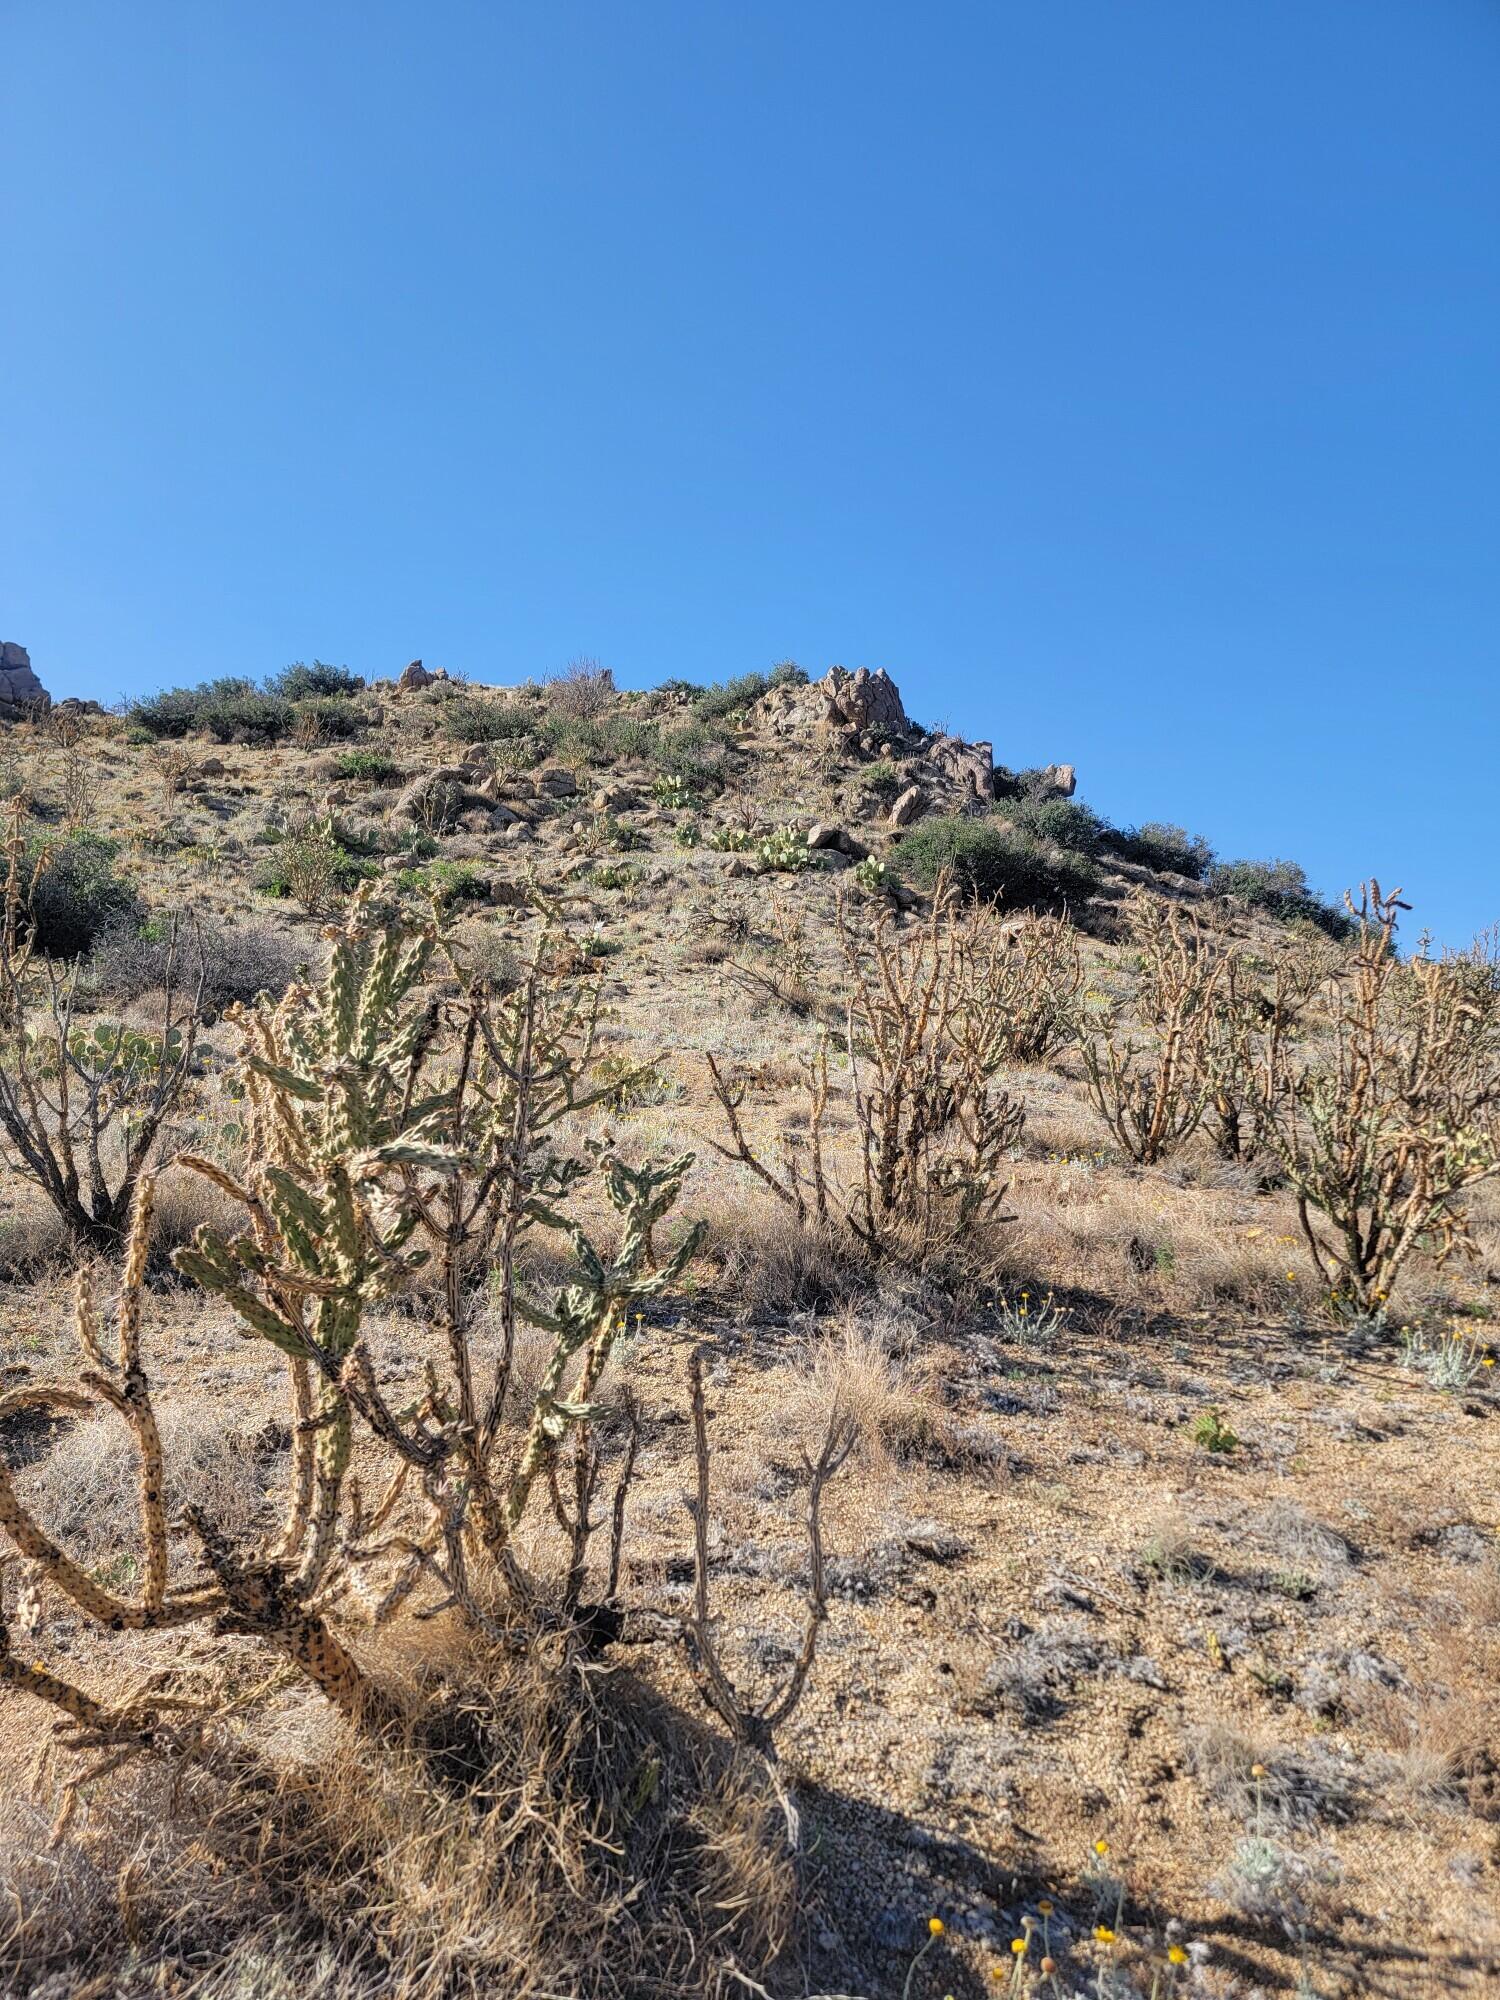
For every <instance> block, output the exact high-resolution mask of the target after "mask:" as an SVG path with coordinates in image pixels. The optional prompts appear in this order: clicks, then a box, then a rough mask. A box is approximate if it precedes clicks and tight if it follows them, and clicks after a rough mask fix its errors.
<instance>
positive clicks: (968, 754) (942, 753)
mask: <svg viewBox="0 0 1500 2000" xmlns="http://www.w3.org/2000/svg"><path fill="white" fill-rule="evenodd" d="M927 761H928V763H929V764H931V765H932V767H933V769H934V770H935V771H941V772H942V774H943V776H944V777H945V778H952V779H953V780H954V781H955V782H956V783H958V784H961V785H964V786H966V787H967V788H968V789H970V790H971V791H974V792H976V793H977V794H978V795H979V797H980V798H982V799H990V798H993V797H994V795H995V753H994V748H993V746H992V745H991V744H988V743H965V741H964V739H963V738H962V737H961V736H934V737H933V739H932V741H931V742H930V743H929V744H928V745H927Z"/></svg>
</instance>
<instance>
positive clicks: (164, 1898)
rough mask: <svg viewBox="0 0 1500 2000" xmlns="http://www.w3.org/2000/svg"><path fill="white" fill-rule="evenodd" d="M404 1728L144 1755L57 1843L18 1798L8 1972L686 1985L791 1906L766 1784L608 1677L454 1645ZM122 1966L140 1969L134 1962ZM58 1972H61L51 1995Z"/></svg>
mask: <svg viewBox="0 0 1500 2000" xmlns="http://www.w3.org/2000/svg"><path fill="white" fill-rule="evenodd" d="M410 1693H411V1694H412V1695H413V1696H414V1697H415V1696H418V1695H419V1694H420V1696H421V1707H422V1710H423V1715H424V1719H423V1721H422V1723H421V1724H420V1725H419V1726H414V1727H413V1728H412V1729H411V1730H409V1731H408V1732H407V1733H406V1734H405V1735H404V1736H403V1737H402V1738H401V1739H400V1740H399V1741H388V1742H386V1743H384V1744H383V1745H372V1744H370V1743H369V1742H365V1743H362V1744H358V1745H357V1744H356V1743H355V1741H354V1740H353V1739H352V1738H351V1737H350V1736H349V1735H348V1734H347V1733H346V1732H345V1731H344V1730H343V1729H342V1728H338V1729H332V1730H327V1729H325V1730H324V1731H323V1732H321V1733H320V1734H319V1735H318V1736H315V1737H313V1738H311V1739H306V1740H305V1741H304V1746H303V1747H304V1755H303V1756H302V1757H301V1758H300V1759H297V1760H290V1761H289V1760H287V1759H286V1758H285V1757H284V1756H283V1757H281V1758H278V1760H277V1761H276V1762H275V1763H274V1764H273V1763H271V1762H269V1761H266V1760H265V1759H264V1758H263V1757H262V1755H261V1754H260V1753H259V1752H257V1751H256V1750H255V1749H253V1748H251V1747H246V1746H240V1747H238V1748H234V1747H230V1746H227V1745H226V1748H225V1757H224V1761H223V1763H222V1764H221V1767H220V1773H219V1775H218V1776H211V1775H209V1774H208V1773H206V1772H202V1771H200V1772H197V1773H190V1774H188V1776H187V1778H186V1781H185V1782H183V1783H181V1784H178V1785H176V1786H173V1785H172V1784H171V1783H170V1782H169V1781H168V1779H167V1776H166V1774H164V1773H162V1772H160V1771H149V1770H147V1771H139V1772H138V1773H137V1775H136V1777H135V1779H134V1780H133V1781H132V1782H130V1783H128V1784H121V1785H118V1786H116V1787H115V1788H113V1790H112V1791H111V1793H110V1794H109V1795H108V1796H107V1797H106V1798H105V1799H104V1800H103V1801H101V1803H100V1806H99V1807H98V1809H96V1810H95V1811H94V1812H93V1813H92V1814H91V1815H90V1817H89V1820H88V1822H87V1824H86V1825H85V1826H84V1827H83V1828H82V1829H81V1831H80V1832H78V1833H77V1834H75V1835H74V1836H72V1837H70V1839H69V1840H68V1842H67V1843H66V1844H65V1845H63V1846H62V1847H60V1848H58V1849H57V1850H56V1851H55V1852H53V1851H48V1850H46V1849H45V1848H44V1847H43V1844H42V1842H43V1839H44V1837H45V1836H44V1833H43V1828H42V1824H41V1821H40V1817H39V1815H38V1814H37V1813H36V1812H35V1810H28V1809H26V1808H24V1807H16V1806H12V1807H11V1808H10V1811H9V1815H8V1817H9V1824H8V1825H7V1826H6V1828H5V1839H4V1844H3V1846H0V1868H3V1874H0V1982H3V1983H4V1985H5V1987H6V1989H7V1990H14V1989H15V1987H16V1985H17V1983H18V1982H21V1983H23V1985H24V1986H25V1987H26V1988H27V1989H32V1990H41V1982H42V1980H43V1979H44V1977H45V1975H46V1974H47V1973H48V1972H50V1971H53V1970H54V1969H55V1970H56V1974H57V1976H59V1977H61V1978H63V1979H65V1980H66V1981H70V1982H72V1983H71V1984H69V1985H68V1986H67V1987H66V1990H67V1991H69V1992H78V1991H80V1990H82V1989H83V1987H84V1986H85V1985H86V1984H87V1983H88V1982H89V1981H90V1980H91V1979H95V1978H97V1979H99V1981H100V1984H99V1986H98V1987H97V1988H95V1987H92V1986H89V1988H88V1990H90V1991H97V1992H99V1993H100V1994H101V1995H102V1994H106V1993H121V1994H123V1993H125V1992H127V1991H128V1992H137V1991H140V1992H144V1991H148V1990H149V1991H153V1992H154V1991H170V1992H173V1993H175V1994H180V1995H184V1996H192V2000H228V1996H230V1995H236V1996H244V1995H249V1994H254V1995H256V1996H257V1997H258V2000H259V1996H276V2000H279V1997H280V1996H281V1995H283V1994H285V1995H287V1996H292V1995H297V1996H299V2000H300V1996H303V1995H306V1994H315V1995H320V1996H323V1995H326V1996H330V2000H331V1997H332V1996H335V1995H337V1996H341V1997H342V1996H348V2000H353V1996H355V1995H358V1996H360V2000H435V1997H436V1996H439V1995H441V1996H444V2000H465V1996H473V2000H479V1996H481V1995H483V1996H486V2000H488V1996H492V1995H494V1994H497V1993H505V1994H507V1995H516V1996H521V2000H527V1996H540V1995H544V1994H560V1993H570V1994H571V1993H582V1992H588V1993H590V1994H599V1995H608V1996H613V1995H620V1996H623V1995H626V1994H629V1995H631V1996H678V1995H690V1994H700V1993H716V1992H718V1991H720V1990H722V1986H721V1982H722V1981H723V1980H724V1978H725V1969H726V1967H727V1966H728V1965H729V1964H730V1963H733V1964H735V1965H737V1966H740V1967H742V1968H743V1969H744V1970H745V1971H746V1972H748V1973H750V1974H751V1975H752V1976H755V1975H758V1976H761V1977H764V1975H765V1974H766V1972H767V1971H768V1970H769V1969H770V1967H771V1966H772V1965H773V1963H774V1962H775V1960H776V1959H777V1957H778V1956H779V1954H780V1953H781V1951H782V1950H783V1948H784V1946H785V1944H786V1941H787V1937H788V1934H789V1929H790V1926H791V1922H792V1919H793V1916H794V1912H795V1907H796V1881H795V1875H794V1871H793V1870H792V1868H791V1865H790V1863H789V1860H788V1858H787V1853H786V1847H785V1823H784V1820H783V1819H782V1816H781V1813H780V1811H779V1809H778V1808H777V1806H776V1803H775V1801H774V1799H773V1798H772V1796H771V1794H770V1792H769V1791H768V1789H767V1787H766V1785H765V1783H764V1781H763V1779H761V1778H759V1777H757V1776H756V1775H755V1773H754V1771H753V1770H752V1769H751V1767H750V1766H749V1765H747V1764H745V1763H742V1762H740V1761H739V1760H738V1759H737V1758H735V1757H734V1756H733V1755H731V1754H730V1753H728V1752H727V1751H726V1750H725V1749H723V1748H722V1747H721V1746H719V1745H716V1744H715V1743H714V1742H712V1741H711V1740H710V1739H708V1738H707V1737H706V1736H705V1735H704V1734H703V1733H702V1732H700V1731H698V1730H696V1729H694V1728H693V1727H692V1726H691V1725H689V1724H688V1723H686V1722H685V1721H684V1720H683V1719H682V1718H681V1717H679V1716H678V1715H677V1714H676V1713H675V1712H674V1711H673V1710H672V1709H670V1708H669V1707H667V1706H666V1705H664V1704H663V1703H661V1702H660V1701H658V1700H657V1699H655V1698H654V1697H652V1696H650V1695H649V1694H647V1693H646V1692H645V1691H644V1690H642V1689H640V1688H638V1687H635V1686H632V1685H629V1684H627V1683H625V1682H623V1681H622V1680H621V1679H619V1678H618V1677H616V1678H615V1679H614V1680H613V1681H612V1682H611V1683H610V1687H609V1698H608V1700H607V1701H604V1702H601V1701H600V1699H599V1698H598V1691H597V1690H596V1689H595V1687H594V1686H593V1685H592V1684H591V1682H590V1681H589V1679H588V1677H587V1676H585V1675H581V1674H579V1673H578V1672H576V1671H574V1670H572V1669H568V1668H564V1667H563V1666H561V1665H560V1664H559V1663H558V1661H556V1660H551V1659H549V1658H548V1657H547V1652H546V1649H539V1648H535V1647H533V1648H532V1649H530V1650H529V1651H528V1652H525V1653H519V1654H518V1653H513V1652H510V1651H501V1652H499V1653H496V1652H494V1651H489V1652H487V1653H484V1654H480V1653H478V1652H476V1653H474V1654H472V1655H470V1656H468V1657H464V1656H462V1655H459V1656H457V1657H455V1656H454V1654H453V1652H452V1650H451V1649H450V1650H449V1653H448V1657H447V1658H446V1660H445V1676H444V1685H442V1686H438V1685H428V1686H427V1687H425V1688H421V1687H419V1685H418V1684H417V1682H413V1683H412V1685H411V1688H410ZM127 1962H128V1964H129V1966H130V1971H129V1972H128V1973H127V1974H125V1975H124V1976H123V1977H122V1976H121V1969H122V1968H123V1966H124V1965H125V1964H126V1963H127ZM58 1990H59V1991H62V1990H64V1989H63V1988H59V1989H58Z"/></svg>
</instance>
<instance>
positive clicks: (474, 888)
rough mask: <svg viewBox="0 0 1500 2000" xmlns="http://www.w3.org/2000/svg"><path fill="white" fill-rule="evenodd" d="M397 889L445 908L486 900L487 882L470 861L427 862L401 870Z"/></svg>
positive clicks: (485, 876) (487, 879)
mask: <svg viewBox="0 0 1500 2000" xmlns="http://www.w3.org/2000/svg"><path fill="white" fill-rule="evenodd" d="M396 887H397V888H398V889H401V890H404V891H405V893H406V894H407V895H413V896H421V897H423V898H425V899H427V900H429V901H431V902H435V903H437V904H438V905H439V906H440V907H442V908H444V909H446V908H448V907H449V906H450V905H451V904H454V903H482V902H485V901H487V900H488V898H489V893H490V879H489V877H488V876H487V875H486V874H485V873H484V872H483V870H482V869H480V868H479V867H478V866H476V864H475V863H474V862H472V861H430V862H428V864H427V866H426V867H425V868H403V869H402V870H401V872H400V874H399V875H398V876H397V877H396Z"/></svg>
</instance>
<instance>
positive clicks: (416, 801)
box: [391, 764, 494, 833]
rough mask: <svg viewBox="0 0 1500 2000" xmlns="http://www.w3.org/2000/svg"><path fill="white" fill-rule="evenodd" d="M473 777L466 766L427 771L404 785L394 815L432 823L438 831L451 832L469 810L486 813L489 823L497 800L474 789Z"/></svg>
mask: <svg viewBox="0 0 1500 2000" xmlns="http://www.w3.org/2000/svg"><path fill="white" fill-rule="evenodd" d="M473 777H474V774H473V772H472V771H470V770H468V769H467V768H465V767H464V766H463V765H451V764H450V765H445V766H443V767H442V768H441V769H439V770H436V771H423V772H422V773H421V774H420V775H419V776H418V777H415V778H413V779H412V781H411V783H410V784H409V785H407V786H405V787H404V788H403V790H402V792H401V795H400V797H399V798H398V799H397V800H396V803H395V804H394V805H393V806H392V807H391V812H392V815H393V816H394V817H395V818H396V819H404V820H409V821H411V822H413V823H414V824H418V825H430V826H431V827H432V830H433V832H434V833H447V832H450V831H451V830H452V829H453V828H454V827H455V826H457V825H458V823H459V821H460V819H461V818H462V817H463V815H464V814H465V813H467V812H474V811H479V812H482V813H483V814H484V815H485V824H486V826H487V825H488V824H489V815H490V813H491V811H492V810H493V805H494V801H493V800H491V799H487V798H485V796H484V794H483V793H482V792H479V791H476V790H475V789H474V785H473Z"/></svg>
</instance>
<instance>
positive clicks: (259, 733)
mask: <svg viewBox="0 0 1500 2000" xmlns="http://www.w3.org/2000/svg"><path fill="white" fill-rule="evenodd" d="M296 719H297V711H296V710H295V709H294V708H293V707H292V704H291V703H290V702H289V701H283V700H282V699H281V697H280V696H279V695H274V694H256V693H255V692H254V691H253V690H252V691H251V692H250V693H249V694H235V695H228V696H226V697H225V698H224V699H223V700H221V701H215V702H212V703H210V704H209V705H208V706H207V707H205V708H203V709H201V710H200V711H199V714H198V723H197V726H198V728H200V729H204V730H207V732H208V734H209V735H210V736H211V737H212V738H213V739H214V741H215V743H279V742H280V741H281V739H282V737H284V736H289V735H290V734H291V732H292V725H293V724H294V723H295V721H296Z"/></svg>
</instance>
